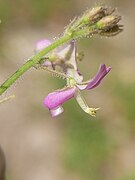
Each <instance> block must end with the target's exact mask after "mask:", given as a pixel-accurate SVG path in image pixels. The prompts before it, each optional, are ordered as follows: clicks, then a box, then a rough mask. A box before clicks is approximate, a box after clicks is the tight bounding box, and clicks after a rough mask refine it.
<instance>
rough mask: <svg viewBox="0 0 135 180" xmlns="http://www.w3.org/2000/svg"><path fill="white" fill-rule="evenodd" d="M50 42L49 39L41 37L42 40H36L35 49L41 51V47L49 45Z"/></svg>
mask: <svg viewBox="0 0 135 180" xmlns="http://www.w3.org/2000/svg"><path fill="white" fill-rule="evenodd" d="M50 44H51V41H49V40H48V39H42V40H40V41H38V42H37V44H36V50H37V51H41V50H42V49H44V48H45V47H47V46H49V45H50Z"/></svg>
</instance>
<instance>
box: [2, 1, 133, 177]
mask: <svg viewBox="0 0 135 180" xmlns="http://www.w3.org/2000/svg"><path fill="white" fill-rule="evenodd" d="M100 3H101V4H106V5H108V6H112V7H116V8H118V14H121V15H122V16H123V20H122V22H121V23H122V24H124V32H122V33H121V34H120V35H118V36H116V37H113V38H100V37H94V38H92V40H90V39H83V40H80V41H79V42H78V50H80V51H84V53H85V58H84V60H83V61H82V62H80V63H79V69H80V71H81V72H82V73H83V74H84V77H85V79H87V78H89V77H92V76H93V75H94V74H95V72H97V69H98V66H99V64H100V63H105V64H106V65H107V66H111V67H112V71H111V73H110V74H109V75H108V76H107V78H106V79H105V80H104V81H103V83H102V85H101V86H100V87H98V88H96V89H94V90H91V91H87V92H84V93H83V94H84V96H85V98H86V99H87V101H88V103H89V105H90V106H91V107H101V109H100V111H98V113H97V117H96V118H92V117H90V116H88V115H87V114H85V113H84V112H83V111H82V110H81V109H80V107H79V106H78V104H77V103H76V101H75V100H74V99H72V100H70V101H68V102H67V103H65V104H64V109H65V112H64V114H62V115H61V116H59V117H57V118H56V119H52V118H51V117H50V114H49V112H48V111H47V109H46V108H45V107H44V106H43V103H42V101H43V99H44V97H45V96H46V95H47V94H48V93H49V92H51V91H53V90H55V89H57V88H60V87H62V86H63V84H64V81H62V80H59V79H57V78H54V77H51V76H50V75H49V74H47V73H46V72H44V71H40V70H35V69H31V70H30V71H29V72H27V73H25V75H24V76H23V77H21V78H20V79H19V80H18V81H17V82H16V83H15V84H14V85H13V86H12V87H11V88H10V89H9V90H8V91H7V92H6V93H5V94H4V95H3V96H2V97H5V96H7V95H9V94H15V95H16V98H15V99H14V100H12V101H10V102H7V103H5V104H2V105H1V106H0V144H1V146H2V148H3V150H4V152H5V156H6V160H7V176H8V180H63V179H64V180H134V179H135V73H134V72H135V50H134V47H135V43H134V42H135V41H134V34H135V32H134V28H135V20H134V17H135V1H131V0H130V1H129V0H108V1H105V0H103V1H100ZM100 3H99V2H97V1H94V0H89V1H88V0H27V1H24V0H12V1H11V0H0V19H1V21H2V23H1V24H0V82H1V83H2V82H3V81H4V80H5V79H6V78H7V77H9V76H10V75H11V74H12V73H13V72H14V71H15V70H16V69H17V68H18V67H20V66H21V65H22V64H23V63H24V62H25V61H26V59H27V58H29V57H30V56H32V55H33V54H34V49H35V44H36V42H37V41H38V40H39V39H42V38H47V39H52V38H54V37H57V36H58V35H59V34H61V33H62V32H63V29H64V27H65V26H66V25H67V24H68V23H69V21H70V19H73V18H74V16H76V15H80V14H81V13H82V12H83V11H84V10H85V9H87V8H89V7H92V6H94V5H95V4H97V5H98V4H100Z"/></svg>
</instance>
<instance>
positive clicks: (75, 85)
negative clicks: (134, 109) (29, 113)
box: [37, 39, 111, 117]
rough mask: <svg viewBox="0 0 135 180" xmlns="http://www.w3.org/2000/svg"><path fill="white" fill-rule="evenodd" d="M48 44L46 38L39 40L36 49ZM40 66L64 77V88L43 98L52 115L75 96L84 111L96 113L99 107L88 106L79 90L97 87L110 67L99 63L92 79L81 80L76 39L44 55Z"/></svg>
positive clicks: (60, 110)
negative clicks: (57, 67)
mask: <svg viewBox="0 0 135 180" xmlns="http://www.w3.org/2000/svg"><path fill="white" fill-rule="evenodd" d="M50 44H51V42H50V41H49V40H46V39H45V40H41V41H39V42H38V43H37V51H39V50H42V49H43V48H45V47H47V46H48V45H50ZM41 66H42V68H43V69H45V70H48V71H49V72H51V73H55V74H56V75H57V76H60V77H63V78H65V79H66V87H65V88H63V89H58V90H56V91H54V92H52V93H49V94H48V95H47V96H46V97H45V99H44V105H45V106H46V107H47V108H48V109H49V111H50V113H51V115H52V117H55V116H58V115H59V114H61V113H62V112H63V111H64V110H63V108H62V105H63V103H64V102H66V101H67V100H69V99H71V98H75V99H76V100H77V102H78V104H79V105H80V107H81V108H82V109H83V110H84V111H85V112H86V113H88V114H90V115H91V116H95V115H96V111H97V110H98V109H99V108H90V107H89V106H88V105H87V103H86V101H85V100H84V98H83V97H82V95H81V91H83V90H90V89H93V88H95V87H97V86H98V85H99V84H100V83H101V81H102V80H103V78H104V77H105V76H106V75H107V74H108V73H109V71H110V70H111V67H106V65H105V64H101V65H100V67H99V70H98V72H97V74H96V75H95V76H94V77H93V78H92V79H90V80H88V81H83V76H82V74H81V73H80V71H79V70H78V67H77V52H76V41H74V40H73V41H71V42H70V43H68V44H66V45H65V47H62V48H61V49H57V50H55V51H54V52H52V53H51V54H49V55H48V57H44V59H43V60H42V61H41ZM56 66H59V67H60V68H61V70H62V73H61V72H59V71H56Z"/></svg>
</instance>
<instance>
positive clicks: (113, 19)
mask: <svg viewBox="0 0 135 180" xmlns="http://www.w3.org/2000/svg"><path fill="white" fill-rule="evenodd" d="M120 20H121V16H117V15H109V16H106V17H104V18H102V19H101V20H99V21H98V22H97V24H96V25H97V27H98V29H110V28H112V27H113V26H115V25H116V24H117V23H118V22H119V21H120Z"/></svg>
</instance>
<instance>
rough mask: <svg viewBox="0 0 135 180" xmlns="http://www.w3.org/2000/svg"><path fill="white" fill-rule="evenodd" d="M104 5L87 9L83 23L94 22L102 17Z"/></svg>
mask: <svg viewBox="0 0 135 180" xmlns="http://www.w3.org/2000/svg"><path fill="white" fill-rule="evenodd" d="M104 15H105V13H104V7H102V6H99V7H94V8H92V10H89V11H87V12H86V13H85V14H84V22H85V23H90V24H91V23H95V22H97V21H98V20H100V19H101V18H102V17H104Z"/></svg>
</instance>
